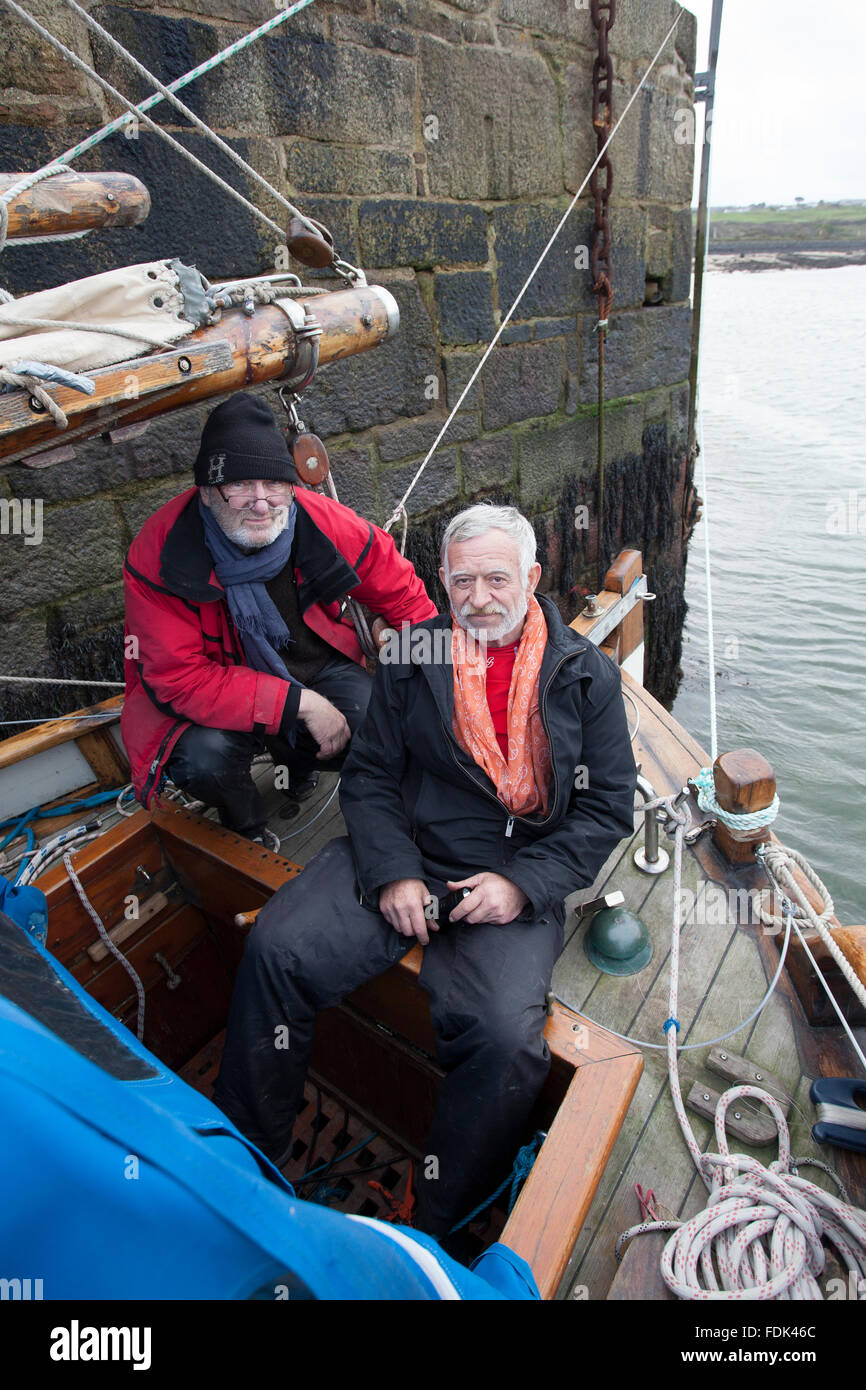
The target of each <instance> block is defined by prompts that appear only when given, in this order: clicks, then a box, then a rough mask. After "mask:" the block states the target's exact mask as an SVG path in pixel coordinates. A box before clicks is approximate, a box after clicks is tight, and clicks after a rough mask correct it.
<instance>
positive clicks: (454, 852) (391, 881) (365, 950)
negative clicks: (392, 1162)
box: [215, 505, 635, 1237]
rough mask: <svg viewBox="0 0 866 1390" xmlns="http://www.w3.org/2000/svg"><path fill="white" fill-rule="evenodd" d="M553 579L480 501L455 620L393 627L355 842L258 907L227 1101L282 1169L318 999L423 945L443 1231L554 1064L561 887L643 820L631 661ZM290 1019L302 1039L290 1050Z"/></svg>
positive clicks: (365, 752) (516, 530)
mask: <svg viewBox="0 0 866 1390" xmlns="http://www.w3.org/2000/svg"><path fill="white" fill-rule="evenodd" d="M540 573H541V569H540V566H539V565H538V564H537V562H536V561H535V536H534V533H533V530H532V527H531V526H530V524H529V522H528V521H527V520H526V519H525V518H524V517H522V516H521V515H520V513H519V512H517V511H516V510H515V509H514V508H512V507H492V506H489V505H482V506H476V507H470V508H469V509H468V510H467V511H465V512H463V513H461V514H460V515H459V516H457V517H455V518H454V519H453V521H452V522H451V524H450V525H449V527H448V529H447V530H446V533H445V536H444V538H443V544H442V569H441V570H440V576H441V578H442V582H443V584H444V586H445V588H446V590H447V592H448V595H449V599H450V604H451V613H450V614H449V615H447V616H439V617H437V618H432V619H428V620H427V621H426V622H423V623H419V624H417V625H415V626H414V627H412V628H411V630H404V631H403V633H401V634H396V633H395V634H394V636H393V638H392V640H391V642H390V644H389V645H388V646H387V647H386V648H385V651H384V652H383V656H382V659H381V660H380V664H379V669H378V672H377V675H376V679H375V683H374V689H373V695H372V699H371V702H370V705H369V708H368V712H367V717H366V720H365V722H364V724H363V725H362V727H361V729H360V730H359V731H358V733H357V734H356V735H355V738H354V741H353V743H352V749H351V752H350V755H349V758H348V760H347V762H346V764H345V767H344V770H343V782H342V788H341V806H342V810H343V815H344V817H345V820H346V825H347V828H348V831H349V839H345V838H343V839H338V840H334V841H332V842H331V843H330V844H329V845H327V846H326V847H325V849H323V850H321V851H320V852H319V853H318V854H317V855H316V856H315V857H314V859H313V860H312V861H311V862H310V863H309V864H308V865H307V867H306V869H305V870H304V872H303V873H302V874H301V875H299V876H298V877H297V878H295V879H294V880H292V881H291V882H290V883H288V884H286V885H285V886H284V887H283V888H281V889H280V891H279V892H278V893H277V894H276V895H275V896H274V898H272V899H271V901H270V902H269V903H268V904H267V905H266V906H265V908H264V909H263V910H262V912H261V913H260V914H259V917H258V920H257V922H256V925H255V927H254V928H253V931H252V932H251V934H250V939H249V941H248V943H247V949H246V951H245V954H244V959H243V961H242V963H241V967H240V970H239V973H238V978H237V983H236V986H235V995H234V999H233V1002H232V1010H231V1016H230V1019H229V1027H228V1036H227V1041H226V1050H225V1055H224V1060H223V1065H222V1070H221V1073H220V1078H219V1083H218V1088H217V1092H216V1096H215V1099H216V1101H217V1104H219V1105H221V1106H222V1108H223V1109H224V1110H225V1111H226V1112H227V1113H228V1114H229V1115H230V1116H231V1118H232V1119H233V1120H234V1121H235V1123H236V1124H237V1125H238V1126H239V1127H240V1128H241V1129H242V1130H243V1131H244V1132H245V1133H246V1134H247V1135H248V1136H249V1137H250V1138H251V1139H253V1140H254V1141H255V1142H256V1143H258V1144H259V1145H260V1146H261V1147H262V1148H263V1149H264V1150H265V1152H266V1153H267V1154H268V1155H269V1157H271V1158H272V1159H274V1161H275V1162H278V1163H279V1162H283V1161H285V1158H286V1157H287V1155H288V1151H289V1148H290V1140H291V1132H292V1125H293V1123H294V1118H295V1115H296V1113H297V1110H298V1108H299V1105H300V1102H301V1098H302V1094H303V1082H304V1076H305V1073H306V1069H307V1064H308V1061H309V1056H310V1051H311V1048H312V1041H313V1031H314V1023H315V1015H316V1012H317V1011H318V1010H319V1009H322V1008H326V1007H328V1006H330V1005H332V1004H335V1003H337V1002H338V1001H339V1000H340V999H341V998H342V997H343V996H344V995H345V994H347V993H349V992H350V991H351V990H352V989H354V988H356V987H357V986H358V985H360V984H361V983H363V981H365V980H367V979H369V978H371V977H372V976H374V975H377V974H380V973H381V972H382V971H384V970H386V969H387V968H388V967H389V966H390V965H393V964H394V962H395V961H397V960H398V959H400V957H401V956H403V955H404V954H405V952H406V951H407V950H408V949H409V948H410V946H412V945H414V943H415V942H416V940H417V941H418V942H420V943H421V945H422V946H423V947H424V961H423V966H422V970H421V976H420V981H421V984H422V986H423V987H424V988H425V989H426V990H427V992H428V993H429V994H430V997H431V1013H432V1019H433V1024H434V1028H435V1031H436V1036H437V1043H438V1060H439V1062H440V1063H441V1065H442V1067H443V1068H444V1070H445V1072H446V1076H445V1079H444V1081H443V1083H442V1087H441V1091H440V1095H439V1099H438V1103H437V1108H436V1114H435V1118H434V1122H433V1127H432V1130H431V1133H430V1136H429V1139H428V1142H427V1161H426V1162H425V1163H424V1164H423V1165H422V1166H421V1172H420V1173H419V1181H418V1188H419V1192H418V1213H417V1219H418V1225H419V1226H420V1227H421V1228H422V1229H424V1230H426V1231H429V1232H431V1233H432V1234H433V1235H436V1236H438V1237H443V1236H445V1235H447V1234H448V1232H449V1231H450V1230H451V1227H452V1226H453V1225H454V1224H456V1223H457V1222H459V1221H461V1220H462V1218H463V1217H464V1216H466V1215H467V1214H468V1213H469V1212H470V1210H471V1209H472V1208H473V1206H474V1205H475V1204H476V1203H477V1202H478V1201H479V1200H480V1199H481V1198H483V1197H484V1196H485V1195H486V1193H487V1192H489V1191H490V1190H492V1187H493V1185H495V1184H496V1183H497V1182H498V1181H500V1180H501V1178H502V1177H503V1176H504V1173H505V1172H507V1170H508V1168H509V1166H510V1164H511V1161H512V1158H513V1156H514V1152H515V1150H516V1148H517V1146H518V1145H519V1143H520V1142H521V1138H522V1132H523V1129H524V1126H525V1124H526V1121H527V1118H528V1116H529V1112H530V1110H531V1108H532V1105H533V1102H534V1101H535V1099H536V1097H537V1095H538V1092H539V1090H540V1088H541V1086H542V1084H543V1082H544V1078H545V1076H546V1074H547V1071H548V1068H549V1064H550V1056H549V1051H548V1048H547V1044H546V1042H545V1040H544V1020H545V996H546V993H547V991H548V990H549V988H550V979H551V974H552V971H553V966H554V963H555V961H556V958H557V956H558V954H559V952H560V951H561V949H562V937H563V920H564V909H563V898H564V897H565V896H566V895H567V894H568V893H571V892H573V891H574V890H575V889H578V888H583V887H586V886H588V885H590V884H591V883H592V882H593V880H594V878H595V876H596V874H597V873H598V870H599V869H600V868H601V866H602V864H603V863H604V861H605V859H606V858H607V857H608V855H609V854H611V852H612V851H613V850H614V849H615V847H616V845H617V843H618V842H619V840H621V839H622V838H623V837H624V836H626V835H630V834H631V832H632V828H633V802H634V791H635V765H634V758H633V756H632V751H631V745H630V742H629V736H628V727H627V722H626V717H625V710H624V706H623V701H622V695H621V684H620V676H619V671H618V670H617V668H616V666H615V665H614V664H613V663H612V662H611V661H610V660H609V659H608V658H607V657H606V656H605V655H603V653H601V652H600V651H599V650H598V649H597V648H596V647H595V646H593V645H592V644H591V643H590V642H588V641H586V640H585V639H584V638H581V637H579V636H578V635H577V634H576V633H575V632H573V631H572V630H571V629H570V628H567V627H566V626H565V625H564V624H563V622H562V620H561V618H560V617H559V614H558V612H557V610H556V608H555V606H554V605H553V604H552V603H551V602H549V601H548V600H546V599H544V598H542V599H540V600H538V599H536V598H535V589H536V586H537V584H538V579H539V576H540ZM449 894H451V895H453V894H456V895H458V897H459V901H458V905H457V906H456V907H454V908H453V910H452V911H451V912H450V914H449V915H448V917H447V918H446V916H445V914H442V915H441V916H440V920H439V922H438V925H437V923H435V922H433V921H431V920H430V919H429V917H428V916H427V915H425V906H427V905H428V904H429V903H430V902H431V899H432V897H433V895H435V896H436V897H437V898H440V899H441V898H444V897H447V896H448V895H449ZM280 1025H285V1027H287V1028H288V1036H289V1038H290V1045H289V1047H288V1048H285V1047H283V1048H278V1047H275V1046H274V1037H275V1030H279V1028H280ZM283 1032H285V1028H284V1029H283ZM431 1160H435V1162H434V1161H431Z"/></svg>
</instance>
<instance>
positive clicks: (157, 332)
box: [0, 260, 205, 371]
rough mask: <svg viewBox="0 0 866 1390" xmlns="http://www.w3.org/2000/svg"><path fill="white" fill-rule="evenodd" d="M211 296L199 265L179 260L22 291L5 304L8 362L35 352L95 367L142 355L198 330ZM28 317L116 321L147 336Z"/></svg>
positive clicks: (2, 330) (0, 326) (2, 320)
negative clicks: (45, 323) (40, 322)
mask: <svg viewBox="0 0 866 1390" xmlns="http://www.w3.org/2000/svg"><path fill="white" fill-rule="evenodd" d="M204 304H205V295H204V293H203V281H202V278H201V276H200V275H199V272H198V271H197V270H196V269H195V267H194V266H184V265H183V264H182V263H181V262H180V261H177V260H173V261H148V262H147V263H145V264H144V265H130V266H123V267H121V268H120V269H119V270H107V271H104V272H103V273H102V274H101V275H90V276H88V277H87V279H85V280H74V281H72V283H71V284H68V285H58V286H56V288H55V289H51V290H39V291H37V293H35V294H27V295H22V296H21V297H20V299H16V300H13V301H12V303H10V304H0V367H11V366H12V365H13V364H14V363H16V362H19V361H21V360H22V359H29V360H36V361H39V362H47V363H49V364H50V365H52V366H55V367H65V368H67V369H68V370H70V371H87V370H88V369H92V368H95V367H107V366H110V365H111V364H112V363H114V362H123V361H125V360H126V359H127V358H133V357H141V356H142V355H143V354H145V353H148V352H152V351H154V348H155V347H168V346H169V345H170V344H171V343H175V342H177V341H178V339H180V338H185V337H187V336H188V334H190V333H192V332H193V330H194V329H195V328H197V327H198V326H199V323H200V322H202V317H201V308H202V306H203V305H204ZM22 319H23V320H27V321H31V320H33V319H51V320H54V321H62V322H64V323H66V322H71V323H83V324H93V325H95V326H96V327H98V328H102V327H103V326H105V327H106V328H109V329H110V328H111V327H113V326H116V327H118V328H122V329H123V330H124V332H125V333H132V334H137V333H140V334H141V337H140V339H130V338H128V337H119V336H117V335H114V334H112V333H111V332H110V331H108V332H92V331H89V330H85V329H76V328H40V327H38V326H36V325H34V326H33V327H32V328H29V327H28V324H27V322H25V323H23V324H22V323H21V322H20V320H22ZM13 320H15V322H13Z"/></svg>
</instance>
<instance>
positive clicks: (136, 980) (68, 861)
mask: <svg viewBox="0 0 866 1390" xmlns="http://www.w3.org/2000/svg"><path fill="white" fill-rule="evenodd" d="M63 863H64V865H65V867H66V872H67V873H68V875H69V878H70V880H71V882H72V886H73V888H74V889H75V891H76V893H77V894H78V896H79V898H80V899H81V902H82V905H83V906H84V907H85V908H86V909H87V912H88V913H89V915H90V919H91V921H92V922H93V924H94V926H95V927H96V930H97V931H98V932H99V935H100V936H101V937H102V940H103V941H104V942H105V945H106V946H107V947H108V949H109V951H110V952H111V954H112V955H113V956H114V957H115V959H116V960H117V961H118V962H119V964H120V965H122V966H123V969H124V970H125V971H126V973H127V975H128V976H129V978H130V979H131V980H132V983H133V984H134V985H135V992H136V994H137V995H138V1021H137V1024H136V1029H135V1031H136V1034H137V1036H138V1040H139V1042H140V1041H141V1039H142V1038H143V1037H144V986H143V985H142V983H141V979H140V977H139V975H138V974H137V972H136V970H135V967H134V966H133V964H132V962H131V961H129V960H127V958H126V956H125V955H124V954H123V952H122V951H121V950H119V949H118V947H117V946H115V944H114V942H113V941H112V939H111V937H110V936H109V934H108V932H107V931H106V929H105V924H104V922H103V920H102V918H101V917H100V915H99V913H98V912H97V911H96V908H95V907H94V906H93V903H92V902H91V901H90V899H89V898H88V896H87V894H86V893H85V891H84V888H83V887H82V885H81V881H80V879H79V877H78V875H77V873H76V872H75V870H74V869H73V867H72V855H71V854H68V853H67V854H64V856H63Z"/></svg>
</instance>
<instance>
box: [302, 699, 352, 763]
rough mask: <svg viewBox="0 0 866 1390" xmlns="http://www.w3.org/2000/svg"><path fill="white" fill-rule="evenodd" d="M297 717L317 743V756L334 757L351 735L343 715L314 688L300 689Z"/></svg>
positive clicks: (323, 757)
mask: <svg viewBox="0 0 866 1390" xmlns="http://www.w3.org/2000/svg"><path fill="white" fill-rule="evenodd" d="M298 718H299V719H300V721H301V723H302V724H306V726H307V729H308V731H309V733H310V736H311V737H312V738H314V739H315V740H316V742H317V743H318V745H319V751H318V753H317V754H316V757H317V758H322V759H325V758H335V757H336V756H337V754H338V753H339V752H340V750H341V749H342V748H345V746H346V744H347V743H348V742H349V739H350V738H351V736H352V735H351V730H350V728H349V726H348V724H347V723H346V720H345V717H344V716H343V715H342V714H341V713H340V711H339V710H338V709H336V708H335V706H334V705H332V704H331V702H330V700H326V699H325V697H324V695H317V694H316V692H315V690H302V691H301V701H300V704H299V705H298Z"/></svg>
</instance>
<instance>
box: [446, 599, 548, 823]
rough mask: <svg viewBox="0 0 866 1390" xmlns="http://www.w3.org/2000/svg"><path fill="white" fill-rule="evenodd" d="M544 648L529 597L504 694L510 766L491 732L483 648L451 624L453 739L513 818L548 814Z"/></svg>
mask: <svg viewBox="0 0 866 1390" xmlns="http://www.w3.org/2000/svg"><path fill="white" fill-rule="evenodd" d="M546 646H547V623H546V622H545V621H544V614H543V613H542V611H541V605H540V604H539V603H538V600H537V599H536V598H534V597H531V598H530V600H529V608H528V610H527V614H526V622H525V623H524V625H523V632H522V634H521V637H520V646H519V647H518V650H517V655H516V657H515V660H514V671H513V672H512V676H511V686H510V688H509V691H508V762H506V761H505V759H504V758H503V756H502V751H501V749H500V747H499V743H498V741H497V738H496V731H495V729H494V727H493V716H492V715H491V713H490V707H489V706H488V704H487V656H486V652H485V648H484V646H483V645H482V644H481V643H480V642H478V641H476V640H474V639H473V638H472V636H471V635H469V636H468V637H467V634H466V632H465V631H464V629H463V628H462V627H460V626H459V625H458V623H457V622H456V620H455V622H454V631H453V635H452V639H451V654H452V658H453V661H454V737H455V738H456V739H457V742H458V743H459V744H460V747H461V748H462V749H463V751H464V753H468V754H469V757H470V758H472V760H473V761H474V762H476V763H477V764H478V766H479V767H480V768H482V769H483V771H484V772H486V773H487V776H488V777H489V778H490V780H491V782H493V784H494V785H495V787H496V794H497V796H498V797H499V799H500V800H501V801H503V802H504V803H505V805H506V806H507V807H508V809H509V811H511V813H512V815H515V816H526V815H530V814H531V813H532V812H533V811H542V812H546V811H547V799H548V786H549V781H550V745H549V743H548V741H547V735H546V734H545V732H544V725H543V724H542V722H541V711H540V709H539V705H538V678H539V673H540V671H541V661H542V658H543V656H544V649H545V647H546Z"/></svg>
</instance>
